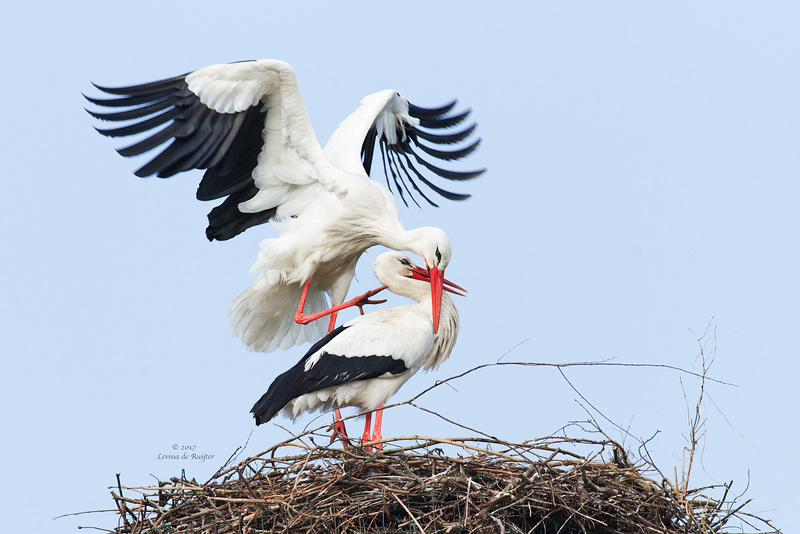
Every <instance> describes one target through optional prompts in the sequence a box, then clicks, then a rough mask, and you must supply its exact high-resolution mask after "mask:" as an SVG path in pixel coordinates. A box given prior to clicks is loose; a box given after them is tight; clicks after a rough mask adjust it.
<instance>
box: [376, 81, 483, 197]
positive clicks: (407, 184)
mask: <svg viewBox="0 0 800 534" xmlns="http://www.w3.org/2000/svg"><path fill="white" fill-rule="evenodd" d="M394 99H395V100H396V103H395V104H394V105H391V106H389V110H391V112H392V114H393V117H391V119H390V120H387V117H386V116H385V115H387V114H388V113H384V117H379V119H378V120H376V123H375V124H374V125H373V127H372V128H371V129H370V131H369V133H368V135H367V137H366V138H365V139H364V143H363V145H362V147H361V158H362V162H363V165H364V169H365V170H366V171H367V174H370V173H371V168H372V166H373V158H374V156H375V153H376V148H375V145H376V144H377V145H378V150H377V151H379V152H380V155H381V163H382V166H383V173H384V175H385V177H386V185H387V187H388V188H389V190H392V191H393V188H392V185H393V184H394V188H395V189H396V190H397V193H398V195H399V196H400V199H401V200H402V201H403V203H404V204H405V205H406V206H408V202H407V201H406V197H405V194H404V190H405V193H407V194H408V197H409V198H410V199H411V200H412V201H413V202H414V203H415V204H416V205H417V206H419V203H417V201H416V199H415V198H414V195H415V193H416V194H418V195H419V196H421V197H422V198H423V199H425V200H426V201H427V202H428V204H430V205H432V206H437V204H436V203H435V202H433V201H432V200H431V199H430V198H428V197H427V196H426V195H425V193H424V192H423V191H422V189H421V188H420V186H419V185H418V184H417V182H421V183H422V184H423V185H424V186H426V187H427V188H429V189H430V190H431V191H433V192H435V193H436V194H438V195H440V196H442V197H444V198H446V199H448V200H464V199H466V198H469V196H470V195H467V194H462V193H454V192H451V191H448V190H446V189H443V188H441V187H439V186H437V185H436V184H435V183H434V182H432V181H431V179H430V178H429V177H430V176H431V174H432V175H436V176H439V177H441V178H445V179H447V180H452V181H462V180H469V179H471V178H475V177H477V176H480V175H481V174H483V173H484V172H485V169H480V170H476V171H458V170H450V169H445V168H443V167H440V166H439V165H440V163H438V162H437V163H436V164H434V163H432V162H431V161H432V160H433V161H436V160H438V161H441V162H450V161H455V160H460V159H462V158H464V157H466V156H468V155H469V154H471V153H472V152H474V151H475V149H476V148H478V145H479V144H480V141H481V140H480V139H474V140H470V137H471V135H472V133H473V132H474V131H475V128H476V127H477V124H476V123H474V122H473V123H471V124H469V125H467V126H466V127H464V128H462V129H459V130H457V131H451V130H450V129H451V128H454V127H456V126H458V125H461V124H462V123H463V122H464V121H465V120H466V119H467V117H468V116H469V114H470V110H466V111H462V112H460V113H454V112H453V109H454V108H455V106H456V101H455V100H453V101H452V102H450V103H449V104H446V105H444V106H441V107H438V108H422V107H418V106H415V105H413V104H411V103H410V102H407V101H406V100H405V99H404V98H402V97H401V96H400V95H399V94H397V93H395V95H394ZM444 146H454V147H455V148H452V149H449V148H448V149H444V148H443V147H444ZM428 173H430V174H428ZM426 174H428V177H426ZM412 189H413V191H412Z"/></svg>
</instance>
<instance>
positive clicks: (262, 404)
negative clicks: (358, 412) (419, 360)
mask: <svg viewBox="0 0 800 534" xmlns="http://www.w3.org/2000/svg"><path fill="white" fill-rule="evenodd" d="M346 328H349V327H347V326H344V325H342V326H340V327H338V328H336V329H335V330H333V331H332V332H331V333H329V334H328V335H326V336H325V337H323V338H322V339H321V340H319V341H318V342H316V343H315V344H314V346H312V347H311V349H309V351H308V352H307V353H306V355H305V356H303V358H302V359H301V360H300V361H299V362H297V364H296V365H295V366H294V367H292V368H291V369H289V370H288V371H286V372H285V373H283V374H281V375H279V376H278V377H277V378H276V379H275V380H274V381H273V382H272V384H270V386H269V389H267V392H266V393H264V395H262V397H261V398H260V399H259V400H258V402H256V403H255V405H253V408H252V409H251V410H250V413H252V414H253V417H254V418H255V420H256V425H260V424H261V423H266V422H267V421H269V420H270V419H272V418H273V417H274V416H275V415H276V414H277V413H278V412H280V411H281V410H282V409H283V408H284V407H285V406H286V404H288V403H289V401H291V400H292V399H296V398H297V397H300V396H301V395H305V394H306V393H313V392H315V391H319V390H321V389H325V388H329V387H335V386H340V385H342V384H347V383H349V382H354V381H356V380H368V379H370V378H377V377H379V376H381V375H384V374H386V373H391V374H393V375H397V374H400V373H403V372H405V371H407V370H408V368H407V367H406V365H405V363H404V362H403V361H402V360H399V359H395V358H392V357H391V356H376V355H373V356H358V357H350V358H348V357H346V356H340V355H336V354H330V353H328V352H323V353H322V355H321V356H320V358H319V360H317V362H316V363H315V364H314V365H313V366H312V367H311V368H310V369H309V370H307V371H306V370H305V365H306V362H307V361H308V359H309V358H310V357H311V356H313V355H314V354H316V353H317V352H319V351H320V350H322V349H324V347H325V345H327V344H328V342H330V340H331V339H333V338H334V337H336V336H338V335H339V334H341V333H342V332H343V331H344V330H345V329H346Z"/></svg>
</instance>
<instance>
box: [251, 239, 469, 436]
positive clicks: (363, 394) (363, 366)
mask: <svg viewBox="0 0 800 534" xmlns="http://www.w3.org/2000/svg"><path fill="white" fill-rule="evenodd" d="M373 271H374V272H375V276H377V278H378V280H379V281H380V283H381V284H383V285H384V288H387V289H389V291H391V292H392V293H396V294H398V295H401V296H404V297H409V298H412V299H414V300H416V301H417V303H416V304H409V305H406V306H399V307H396V308H388V309H383V310H378V311H374V312H372V313H368V314H366V315H362V316H360V317H356V318H355V319H353V320H352V321H349V322H347V323H345V324H344V325H342V326H340V327H338V328H336V329H335V330H333V331H332V332H330V333H329V334H328V335H326V336H325V337H323V338H322V339H321V340H319V341H318V342H317V343H315V344H314V346H312V347H311V349H310V350H309V351H308V352H307V353H306V355H305V356H303V358H302V359H301V360H300V361H299V362H298V363H297V365H295V366H294V367H292V368H291V369H289V370H288V371H286V372H285V373H283V374H282V375H280V376H278V377H277V378H276V379H275V380H274V381H273V382H272V384H271V385H270V386H269V389H268V390H267V392H266V393H265V394H264V395H263V396H262V397H261V399H259V401H258V402H256V404H255V405H254V406H253V409H252V410H250V411H251V413H252V414H253V417H255V420H256V425H260V424H261V423H265V422H267V421H269V420H270V419H272V418H273V417H274V416H275V415H276V414H277V413H278V412H280V411H283V412H284V413H285V414H286V415H287V416H288V417H291V418H292V419H294V418H296V417H297V416H298V415H299V414H300V413H302V412H305V411H313V410H316V409H331V408H336V409H337V410H338V409H339V408H343V407H345V406H358V407H360V408H363V409H364V410H368V412H369V413H367V414H366V422H365V425H364V434H363V436H362V441H363V442H367V441H380V440H381V439H382V437H381V424H382V419H383V416H382V414H383V410H382V409H381V408H382V407H383V405H384V404H385V403H386V402H387V401H388V400H389V398H390V397H391V396H392V395H394V394H395V393H396V392H397V390H398V389H400V387H401V386H402V385H403V384H405V383H406V381H408V379H409V378H411V376H412V375H414V373H416V372H417V371H419V370H420V369H422V368H424V369H431V368H433V369H436V368H438V367H439V365H441V363H442V362H443V361H444V360H446V359H447V357H448V356H450V352H451V351H452V350H453V346H454V344H455V342H456V337H457V335H458V326H459V323H458V311H457V310H456V307H455V305H454V304H453V301H452V300H451V299H450V297H449V296H447V295H443V296H442V301H441V302H442V308H441V309H442V311H441V324H440V328H439V330H438V332H436V333H434V331H433V328H432V326H433V324H432V316H431V314H430V306H431V304H430V301H431V292H430V287H429V286H430V282H431V278H430V274H429V270H428V269H421V268H419V267H417V266H416V265H414V263H413V262H411V260H409V259H408V257H407V256H405V255H404V254H402V253H400V252H396V251H389V252H384V253H383V254H381V255H380V256H378V258H377V259H376V260H375V263H374V264H373ZM444 284H445V288H444V289H445V291H450V292H451V293H456V294H458V295H461V294H462V293H459V291H458V290H462V291H463V289H462V288H460V287H458V286H457V285H455V284H453V283H451V282H449V281H447V280H445V281H444ZM448 285H449V286H451V287H452V289H451V288H450V287H447V286H448ZM382 289H383V288H382ZM375 410H377V412H376V415H375V430H374V432H372V434H370V426H371V421H372V412H373V411H375ZM376 448H381V445H380V444H376Z"/></svg>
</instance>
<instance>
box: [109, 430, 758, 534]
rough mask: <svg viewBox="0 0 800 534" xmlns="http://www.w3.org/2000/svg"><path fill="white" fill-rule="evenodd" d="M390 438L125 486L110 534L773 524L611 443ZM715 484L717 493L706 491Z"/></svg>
mask: <svg viewBox="0 0 800 534" xmlns="http://www.w3.org/2000/svg"><path fill="white" fill-rule="evenodd" d="M392 445H393V446H392V447H387V448H385V449H384V450H383V451H382V452H380V453H377V454H375V453H366V452H363V451H362V450H359V449H345V450H343V449H329V448H323V447H314V446H309V445H306V444H303V443H301V442H300V440H292V441H289V442H284V443H281V444H279V445H276V446H275V447H273V448H271V449H269V450H267V451H265V452H263V453H261V454H259V455H258V456H255V457H251V458H247V459H246V460H244V461H242V462H240V463H239V464H237V465H234V466H232V467H229V468H227V469H225V470H224V471H221V472H219V473H217V474H216V475H215V476H214V477H213V478H212V479H211V480H209V481H208V482H206V483H204V484H198V483H197V482H195V481H190V480H186V479H185V478H182V479H178V478H173V479H171V481H170V482H166V483H161V484H159V485H158V486H153V487H141V488H125V487H123V486H121V485H119V486H118V488H115V490H116V491H114V492H112V494H113V497H114V500H115V501H116V504H117V508H118V511H119V514H120V516H121V521H120V526H119V527H118V528H117V529H116V531H115V532H117V533H119V534H141V533H148V532H152V533H155V532H159V533H162V532H176V533H178V532H192V533H209V534H210V533H215V534H222V533H226V532H242V533H262V532H292V533H312V532H338V533H350V532H352V533H355V532H360V533H361V532H381V533H399V532H426V533H427V532H443V533H444V532H503V533H506V532H507V533H521V532H525V533H527V532H532V533H539V532H541V533H544V532H548V533H549V532H561V533H588V534H594V533H611V532H642V533H673V532H675V533H677V532H681V533H708V532H724V531H725V530H726V529H725V526H726V524H727V523H728V522H729V521H730V520H731V519H733V518H736V519H738V520H739V521H738V523H739V524H741V523H745V524H749V525H752V524H753V523H754V522H759V523H761V524H762V526H763V525H766V526H767V527H769V529H770V530H771V529H772V527H771V525H769V523H768V522H767V521H764V520H761V519H759V518H757V517H754V516H752V515H750V514H748V513H746V512H743V511H742V507H743V506H744V504H746V502H745V503H737V502H735V499H733V500H732V501H729V500H726V499H727V498H728V495H729V492H728V491H727V490H728V486H719V487H716V488H712V487H708V488H700V489H694V490H689V491H686V489H685V488H683V489H678V488H676V487H675V485H674V484H672V483H671V482H669V481H667V480H664V481H662V482H661V483H659V482H656V481H654V480H652V479H651V478H648V476H646V475H647V474H648V473H649V474H652V473H654V472H655V471H654V468H653V466H651V465H648V464H647V463H641V462H640V463H639V465H631V463H630V462H629V460H628V458H627V455H626V454H625V452H624V451H623V449H622V448H621V447H620V446H619V445H618V444H617V443H615V442H614V441H612V440H602V441H595V440H590V439H571V438H565V437H547V438H540V439H537V440H532V441H527V442H524V443H508V442H503V441H500V440H496V439H491V438H451V439H438V438H427V437H409V438H397V439H396V440H393V441H392ZM280 449H284V450H286V449H290V450H292V451H297V450H298V449H299V450H301V451H302V452H301V454H290V455H287V456H278V454H277V453H278V452H279V450H280ZM577 450H589V451H590V453H589V456H586V453H584V454H583V455H582V454H579V453H578V452H576V451H577ZM452 451H455V452H456V454H447V453H448V452H452ZM713 489H717V490H722V491H723V495H722V498H720V499H714V498H711V497H709V496H707V495H706V494H705V493H704V492H706V491H708V490H713ZM123 492H125V493H126V495H125V496H123ZM132 493H136V494H138V496H137V497H136V498H132V497H131V495H132ZM754 529H755V527H754ZM762 531H763V530H762Z"/></svg>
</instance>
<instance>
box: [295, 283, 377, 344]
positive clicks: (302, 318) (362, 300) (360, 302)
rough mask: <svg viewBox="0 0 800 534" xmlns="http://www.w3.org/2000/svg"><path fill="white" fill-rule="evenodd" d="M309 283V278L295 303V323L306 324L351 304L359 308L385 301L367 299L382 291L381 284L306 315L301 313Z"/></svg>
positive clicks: (332, 322)
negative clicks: (297, 302)
mask: <svg viewBox="0 0 800 534" xmlns="http://www.w3.org/2000/svg"><path fill="white" fill-rule="evenodd" d="M310 285H311V280H310V279H309V280H307V281H306V283H305V285H304V286H303V292H302V293H301V294H300V303H299V304H298V305H297V312H296V313H295V314H294V320H295V322H296V323H299V324H308V323H310V322H311V321H316V320H317V319H319V318H320V317H324V316H326V315H329V314H332V313H336V312H338V311H340V310H343V309H345V308H349V307H351V306H358V308H359V309H361V307H362V306H365V305H367V304H380V303H381V302H386V301H385V300H369V298H370V297H371V296H373V295H375V294H377V293H379V292H380V291H383V290H384V289H386V286H381V287H379V288H378V289H373V290H371V291H367V292H366V293H364V294H363V295H359V296H358V297H355V298H354V299H351V300H348V301H347V302H345V303H343V304H339V305H337V306H332V307H330V308H328V309H327V310H322V311H319V312H317V313H312V314H311V315H306V314H304V313H303V308H305V305H306V298H308V288H309V286H310ZM361 313H362V314H363V313H364V310H363V309H362V310H361ZM335 321H336V319H335V318H334V319H332V320H331V324H334V322H335ZM331 330H333V328H329V330H328V331H329V332H330V331H331Z"/></svg>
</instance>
